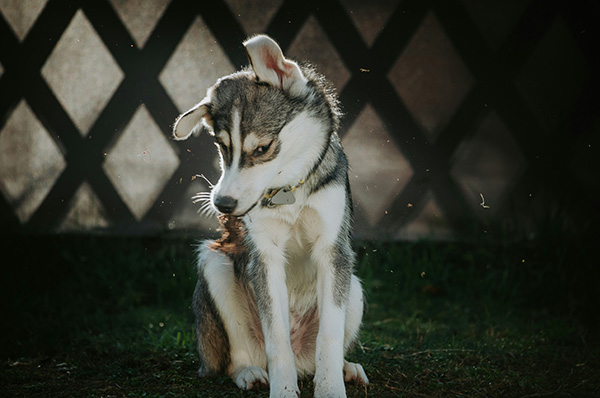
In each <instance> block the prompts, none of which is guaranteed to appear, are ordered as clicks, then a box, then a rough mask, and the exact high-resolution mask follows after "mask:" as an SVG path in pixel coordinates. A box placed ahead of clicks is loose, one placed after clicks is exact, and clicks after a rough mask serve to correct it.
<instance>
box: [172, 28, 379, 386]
mask: <svg viewBox="0 0 600 398" xmlns="http://www.w3.org/2000/svg"><path fill="white" fill-rule="evenodd" d="M244 46H245V48H246V51H247V53H248V57H249V60H250V66H249V67H248V68H247V69H245V70H242V71H239V72H236V73H234V74H231V75H228V76H224V77H222V78H221V79H219V80H218V81H217V82H216V84H215V85H214V86H212V87H211V88H209V89H208V91H207V95H206V97H205V98H204V99H203V100H202V101H200V103H199V104H197V105H196V106H194V107H193V108H192V109H190V110H189V111H187V112H185V113H184V114H182V115H181V116H179V118H178V119H177V121H176V122H175V126H174V129H173V135H174V138H175V139H178V140H183V139H186V138H187V137H188V136H189V135H190V134H191V133H192V132H193V131H195V130H197V129H199V128H200V126H201V125H202V124H203V125H204V126H206V127H207V129H208V131H209V132H210V134H211V135H213V136H214V138H215V141H216V145H217V147H218V151H219V156H220V164H221V169H222V175H221V177H220V179H219V181H218V183H217V184H216V185H215V186H214V187H212V191H211V192H210V194H208V193H206V194H205V196H204V197H203V196H202V195H201V196H200V198H204V199H205V200H206V201H207V206H210V207H211V208H213V209H215V210H216V211H217V212H218V213H219V214H221V217H222V218H221V220H222V222H223V223H224V228H225V234H224V235H225V236H224V237H223V238H222V239H221V240H219V241H208V242H204V243H203V244H202V245H201V247H200V249H199V255H198V265H197V267H198V283H197V285H196V290H195V294H194V302H193V309H194V313H195V316H196V330H197V339H198V341H197V343H198V352H199V354H200V363H201V366H200V371H199V374H200V375H202V376H204V375H212V374H227V375H230V376H231V378H232V379H233V381H234V382H235V384H237V385H238V386H239V387H240V388H241V389H257V388H263V387H267V386H269V388H270V396H271V397H273V398H288V397H294V398H296V397H297V396H299V389H298V377H302V376H306V375H314V396H315V397H345V396H346V392H345V386H344V381H353V382H355V383H361V384H368V382H369V381H368V379H367V376H366V375H365V372H364V370H363V368H362V366H361V365H359V364H355V363H350V362H347V361H345V359H344V355H345V353H346V352H347V351H348V349H349V348H350V347H351V346H352V345H353V343H354V342H356V340H357V337H358V332H359V327H360V324H361V320H362V315H363V307H364V304H363V291H362V287H361V283H360V281H359V280H358V278H357V277H356V276H355V275H353V269H354V263H355V259H354V253H353V251H352V248H351V241H350V233H351V219H352V200H351V197H350V186H349V183H348V162H347V160H346V156H345V155H344V152H343V150H342V145H341V143H340V139H339V137H338V135H337V133H336V131H337V129H338V125H339V118H340V112H339V109H338V103H337V99H336V97H335V94H334V92H333V90H332V89H331V87H330V86H329V84H328V83H327V82H326V81H325V79H324V78H323V77H322V76H321V75H319V74H317V73H316V72H315V71H314V70H313V69H312V68H311V67H309V66H304V65H303V66H301V65H299V64H297V63H296V62H294V61H292V60H290V59H287V58H285V57H284V56H283V54H282V51H281V49H280V47H279V46H278V44H277V43H276V42H275V41H273V40H272V39H271V38H269V37H267V36H264V35H259V36H255V37H252V38H250V39H249V40H247V41H246V42H244ZM232 237H233V238H232Z"/></svg>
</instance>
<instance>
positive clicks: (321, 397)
mask: <svg viewBox="0 0 600 398" xmlns="http://www.w3.org/2000/svg"><path fill="white" fill-rule="evenodd" d="M314 382H315V398H346V387H345V386H344V380H343V379H342V378H341V377H323V378H316V377H315V380H314Z"/></svg>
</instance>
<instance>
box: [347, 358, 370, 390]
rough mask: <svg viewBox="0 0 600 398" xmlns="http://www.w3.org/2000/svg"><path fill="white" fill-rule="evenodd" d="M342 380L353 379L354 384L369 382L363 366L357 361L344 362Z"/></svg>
mask: <svg viewBox="0 0 600 398" xmlns="http://www.w3.org/2000/svg"><path fill="white" fill-rule="evenodd" d="M344 380H345V381H346V382H350V381H353V382H354V383H356V384H364V385H368V384H369V378H368V377H367V374H366V373H365V370H364V369H363V367H362V366H361V365H360V364H358V363H353V362H348V361H345V363H344Z"/></svg>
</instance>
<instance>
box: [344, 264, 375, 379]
mask: <svg viewBox="0 0 600 398" xmlns="http://www.w3.org/2000/svg"><path fill="white" fill-rule="evenodd" d="M364 308H365V301H364V294H363V290H362V286H361V283H360V280H359V279H358V278H357V277H356V276H355V275H352V278H351V280H350V293H349V295H348V307H347V308H346V333H345V335H344V352H345V353H347V352H348V351H349V350H350V349H352V347H353V346H354V344H355V343H356V342H357V341H358V334H359V329H360V324H361V323H362V316H363V312H364ZM344 381H346V382H354V383H356V384H365V385H366V384H369V379H368V378H367V374H366V373H365V371H364V369H363V367H362V366H361V365H360V364H358V363H352V362H348V361H344Z"/></svg>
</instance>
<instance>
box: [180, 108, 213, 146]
mask: <svg viewBox="0 0 600 398" xmlns="http://www.w3.org/2000/svg"><path fill="white" fill-rule="evenodd" d="M202 122H204V123H205V124H206V125H208V126H209V127H212V119H211V117H210V113H209V103H208V100H207V99H206V98H205V99H203V100H202V101H201V102H200V103H199V104H197V105H196V106H194V107H193V108H192V109H190V110H189V111H187V112H185V113H183V114H181V115H180V116H179V117H178V118H177V120H176V121H175V125H174V126H173V138H174V139H176V140H178V141H181V140H185V139H186V138H188V137H189V136H190V135H191V134H192V133H193V132H194V131H196V130H197V129H198V128H199V127H200V124H201V123H202Z"/></svg>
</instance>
